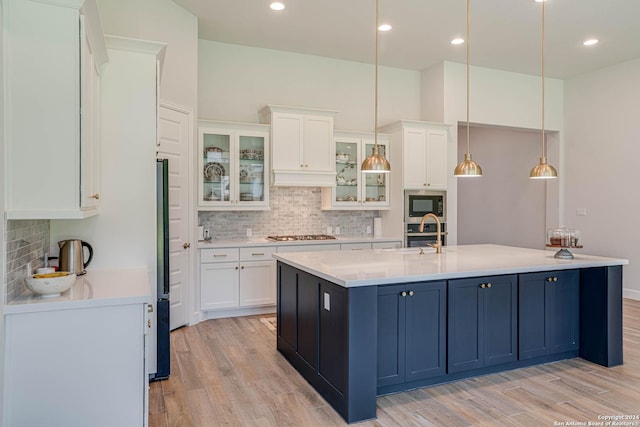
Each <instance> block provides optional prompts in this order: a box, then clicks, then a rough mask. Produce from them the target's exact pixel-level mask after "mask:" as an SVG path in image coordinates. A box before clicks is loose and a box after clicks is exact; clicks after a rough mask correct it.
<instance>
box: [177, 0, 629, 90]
mask: <svg viewBox="0 0 640 427" xmlns="http://www.w3.org/2000/svg"><path fill="white" fill-rule="evenodd" d="M174 1H175V2H176V3H177V4H179V5H181V6H182V7H184V8H185V9H187V10H189V11H190V12H191V13H193V14H195V15H197V16H198V18H199V19H198V22H199V24H198V25H199V37H200V38H201V39H206V40H213V41H220V42H225V43H233V44H240V45H247V46H255V47H262V48H269V49H277V50H284V51H291V52H299V53H305V54H310V55H318V56H326V57H332V58H339V59H345V60H350V61H358V62H366V63H373V62H374V60H375V41H374V40H375V33H374V27H375V1H374V0H281V1H282V2H283V3H285V5H286V9H285V10H283V11H281V12H274V11H272V10H271V9H270V8H269V4H270V2H271V1H270V0H174ZM545 9H546V40H547V41H546V45H545V49H546V53H545V73H546V75H547V76H548V77H554V78H561V79H563V78H568V77H571V76H575V75H578V74H582V73H585V72H588V71H592V70H596V69H598V68H602V67H606V66H608V65H612V64H616V63H619V62H623V61H626V60H630V59H633V58H639V57H640V22H639V20H640V0H548V1H547V3H546V6H545ZM380 22H381V23H383V22H388V23H390V24H391V25H393V29H392V30H391V31H390V32H388V33H381V34H380V48H379V51H380V64H381V65H385V66H392V67H399V68H407V69H412V70H422V69H425V68H428V67H429V66H431V65H433V64H437V63H440V62H442V61H444V60H447V61H453V62H461V63H464V62H465V52H466V50H465V49H466V48H465V45H459V46H453V45H451V44H450V41H451V39H452V38H454V37H455V36H462V37H465V34H466V28H465V25H466V1H465V0H380ZM541 22H542V13H541V3H535V2H534V0H482V1H479V0H472V1H471V45H470V46H471V60H470V62H471V64H472V65H478V66H483V67H489V68H496V69H501V70H506V71H513V72H519V73H526V74H533V75H540V68H541V65H540V63H541V51H540V49H541V46H540V43H541V25H542V24H541ZM588 37H596V38H598V39H599V40H600V43H599V44H598V45H596V46H593V47H590V48H586V47H583V46H582V41H583V40H584V39H586V38H588Z"/></svg>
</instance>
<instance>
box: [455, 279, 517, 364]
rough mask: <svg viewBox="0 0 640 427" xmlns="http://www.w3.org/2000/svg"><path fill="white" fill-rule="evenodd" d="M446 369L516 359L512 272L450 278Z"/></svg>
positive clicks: (514, 298)
mask: <svg viewBox="0 0 640 427" xmlns="http://www.w3.org/2000/svg"><path fill="white" fill-rule="evenodd" d="M448 286H449V291H448V305H447V308H448V311H447V315H448V325H449V329H448V343H447V350H448V352H447V372H449V373H455V372H461V371H467V370H470V369H477V368H482V367H484V366H491V365H498V364H501V363H507V362H511V361H514V360H516V359H517V349H518V347H517V320H518V318H517V278H516V276H515V275H506V276H490V277H474V278H470V279H457V280H450V281H449V285H448Z"/></svg>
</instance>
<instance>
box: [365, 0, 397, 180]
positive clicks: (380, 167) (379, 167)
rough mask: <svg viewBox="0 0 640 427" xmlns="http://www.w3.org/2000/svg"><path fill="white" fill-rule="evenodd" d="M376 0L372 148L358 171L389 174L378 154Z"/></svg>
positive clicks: (386, 162)
mask: <svg viewBox="0 0 640 427" xmlns="http://www.w3.org/2000/svg"><path fill="white" fill-rule="evenodd" d="M378 25H379V22H378V0H376V26H375V29H376V83H375V86H376V88H375V95H374V98H375V113H374V116H375V117H374V124H373V135H374V136H373V138H374V139H373V148H372V149H371V155H370V156H369V157H367V158H366V159H364V161H363V162H362V165H361V166H360V170H361V171H362V172H364V173H388V172H391V165H390V164H389V161H388V160H387V159H385V158H384V156H383V155H382V154H380V149H379V147H378V31H379V30H378Z"/></svg>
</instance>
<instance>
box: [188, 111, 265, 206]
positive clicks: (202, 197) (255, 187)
mask: <svg viewBox="0 0 640 427" xmlns="http://www.w3.org/2000/svg"><path fill="white" fill-rule="evenodd" d="M198 139H199V142H200V144H199V153H198V158H199V159H200V162H199V168H198V174H199V175H198V176H199V180H198V187H199V194H198V208H199V209H200V210H266V209H269V185H268V181H267V177H268V176H269V174H268V172H269V171H268V167H269V166H268V165H269V126H265V125H255V124H249V123H230V122H213V121H203V120H201V121H200V127H199V138H198Z"/></svg>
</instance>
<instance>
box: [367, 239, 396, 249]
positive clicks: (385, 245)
mask: <svg viewBox="0 0 640 427" xmlns="http://www.w3.org/2000/svg"><path fill="white" fill-rule="evenodd" d="M371 246H372V247H373V249H400V248H401V247H402V242H401V241H398V242H373V243H372V244H371Z"/></svg>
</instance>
